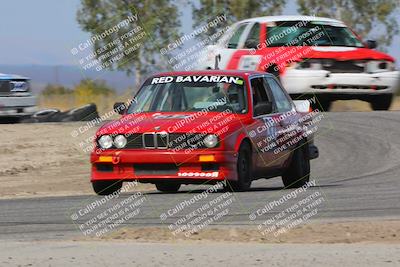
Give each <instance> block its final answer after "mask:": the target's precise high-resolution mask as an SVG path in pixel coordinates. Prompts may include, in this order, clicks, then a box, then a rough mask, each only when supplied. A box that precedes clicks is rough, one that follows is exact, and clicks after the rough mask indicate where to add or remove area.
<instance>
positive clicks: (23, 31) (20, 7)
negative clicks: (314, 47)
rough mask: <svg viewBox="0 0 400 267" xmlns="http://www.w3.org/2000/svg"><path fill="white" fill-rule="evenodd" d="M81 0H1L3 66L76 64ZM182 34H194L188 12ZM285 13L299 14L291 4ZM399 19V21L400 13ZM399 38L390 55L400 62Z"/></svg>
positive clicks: (82, 34) (83, 36) (84, 36)
mask: <svg viewBox="0 0 400 267" xmlns="http://www.w3.org/2000/svg"><path fill="white" fill-rule="evenodd" d="M79 3H80V1H79V0H34V1H32V0H2V1H1V9H2V12H1V16H0V34H1V35H0V36H1V37H0V38H1V42H0V64H42V65H70V64H77V62H75V58H74V57H73V56H72V54H71V53H70V50H71V48H72V47H74V46H76V45H77V44H79V43H80V42H82V41H84V40H86V39H88V38H89V34H87V33H85V32H83V31H81V29H80V28H79V25H78V23H77V22H76V11H77V9H78V7H79ZM185 13H186V15H184V16H183V21H184V23H182V24H184V25H185V26H184V27H183V32H190V31H191V23H192V22H191V18H190V13H189V15H188V12H185ZM284 14H286V15H289V14H296V10H295V6H294V5H293V4H289V5H288V6H287V7H286V8H285V10H284ZM398 20H399V21H400V14H399V18H398ZM399 43H400V38H399V37H396V38H395V40H394V42H393V44H392V46H391V48H390V50H389V53H390V54H391V55H392V56H394V57H395V58H396V59H397V60H400V45H399Z"/></svg>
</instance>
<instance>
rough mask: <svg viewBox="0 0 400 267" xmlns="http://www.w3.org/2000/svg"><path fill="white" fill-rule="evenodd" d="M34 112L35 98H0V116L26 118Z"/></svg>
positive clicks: (29, 96)
mask: <svg viewBox="0 0 400 267" xmlns="http://www.w3.org/2000/svg"><path fill="white" fill-rule="evenodd" d="M35 111H36V97H35V96H31V95H28V96H0V116H27V115H32V114H33V113H34V112H35Z"/></svg>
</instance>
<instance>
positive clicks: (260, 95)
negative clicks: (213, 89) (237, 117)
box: [251, 78, 269, 108]
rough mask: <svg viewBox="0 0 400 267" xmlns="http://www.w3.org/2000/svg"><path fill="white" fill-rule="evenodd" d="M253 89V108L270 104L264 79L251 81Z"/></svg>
mask: <svg viewBox="0 0 400 267" xmlns="http://www.w3.org/2000/svg"><path fill="white" fill-rule="evenodd" d="M251 88H252V93H253V108H254V107H255V106H257V104H260V103H266V102H268V101H269V100H268V95H267V91H266V90H265V87H264V82H263V78H254V79H251Z"/></svg>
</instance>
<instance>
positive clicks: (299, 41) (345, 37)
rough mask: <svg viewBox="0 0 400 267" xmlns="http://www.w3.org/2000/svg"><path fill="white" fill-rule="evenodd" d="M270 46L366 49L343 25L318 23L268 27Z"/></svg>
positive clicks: (268, 43) (284, 23)
mask: <svg viewBox="0 0 400 267" xmlns="http://www.w3.org/2000/svg"><path fill="white" fill-rule="evenodd" d="M267 35H268V37H267V41H266V42H267V45H268V46H287V45H290V46H298V45H302V46H314V45H315V46H347V47H364V45H363V43H362V42H361V41H360V40H359V39H358V38H357V36H356V35H355V34H354V33H353V32H352V31H351V30H350V29H348V28H347V27H345V26H343V25H342V24H337V25H335V24H329V23H327V22H318V21H280V22H276V23H274V25H271V24H270V25H267Z"/></svg>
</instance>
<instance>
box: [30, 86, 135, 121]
mask: <svg viewBox="0 0 400 267" xmlns="http://www.w3.org/2000/svg"><path fill="white" fill-rule="evenodd" d="M132 95H133V93H132V91H126V92H125V93H123V94H122V95H117V96H106V95H97V96H93V97H90V98H89V99H90V100H86V101H82V99H79V98H78V97H76V96H75V95H73V94H66V95H51V96H43V95H40V96H39V97H38V107H39V109H45V108H56V109H59V110H61V111H65V110H68V109H72V108H76V107H79V106H83V105H85V104H89V103H95V104H96V106H97V111H98V112H99V114H100V115H101V114H104V113H107V112H109V111H110V110H112V109H113V105H114V103H115V102H125V101H127V100H128V99H129V98H131V97H132Z"/></svg>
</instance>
